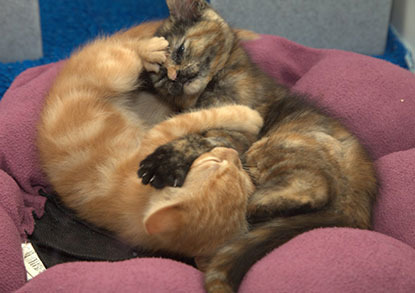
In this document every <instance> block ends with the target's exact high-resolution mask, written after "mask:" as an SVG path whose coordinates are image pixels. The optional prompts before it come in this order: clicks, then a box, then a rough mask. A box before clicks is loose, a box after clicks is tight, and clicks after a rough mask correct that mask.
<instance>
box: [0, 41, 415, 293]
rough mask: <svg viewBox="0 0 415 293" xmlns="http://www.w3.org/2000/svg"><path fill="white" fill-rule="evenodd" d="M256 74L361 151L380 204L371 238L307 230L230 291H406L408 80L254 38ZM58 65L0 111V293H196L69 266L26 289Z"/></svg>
mask: <svg viewBox="0 0 415 293" xmlns="http://www.w3.org/2000/svg"><path fill="white" fill-rule="evenodd" d="M245 46H246V48H247V50H248V51H249V53H250V54H251V55H252V57H253V59H254V61H255V62H257V63H258V64H259V65H260V66H261V67H262V68H263V69H264V70H266V71H267V72H268V73H269V74H271V75H272V76H274V77H275V78H276V79H278V80H280V81H281V82H282V83H284V84H286V85H288V86H290V87H292V88H293V90H295V91H299V92H304V93H307V94H309V95H310V99H313V100H315V101H316V102H317V103H318V104H319V105H321V107H324V108H326V109H327V111H328V112H329V113H332V114H333V115H334V116H336V117H338V118H339V119H340V120H342V121H343V122H344V124H345V125H346V126H348V127H349V128H350V129H351V130H352V131H353V132H354V133H355V134H356V135H357V136H358V137H360V139H361V141H362V142H363V143H364V144H365V145H366V146H367V148H368V150H369V151H370V154H371V155H372V157H373V158H374V159H375V161H376V166H377V171H378V176H379V182H380V193H379V198H378V201H377V204H376V207H375V213H374V231H360V230H353V229H340V228H337V229H336V228H332V229H318V230H314V231H311V232H308V233H305V234H303V235H300V236H298V237H296V238H295V239H293V240H292V241H290V242H288V243H287V244H285V245H283V246H281V247H280V248H277V249H275V250H274V251H273V252H272V253H270V254H269V255H268V256H266V257H265V258H263V259H262V260H261V261H259V262H258V263H257V264H256V265H255V266H253V267H252V269H251V270H250V271H249V273H248V274H247V276H246V278H245V279H244V281H243V283H242V286H241V289H240V292H415V212H414V209H415V180H414V178H415V76H414V75H413V74H411V73H410V72H408V71H405V70H403V69H401V68H398V67H396V66H394V65H392V64H389V63H386V62H384V61H381V60H377V59H373V58H370V57H366V56H362V55H357V54H353V53H348V52H343V51H336V50H316V49H311V48H306V47H303V46H300V45H298V44H295V43H293V42H290V41H288V40H286V39H283V38H280V37H275V36H268V35H263V36H261V38H259V39H257V40H253V41H249V42H246V43H245ZM61 66H62V63H56V64H50V65H46V66H41V67H37V68H32V69H29V70H27V71H26V72H24V73H22V74H21V75H20V76H19V77H18V78H16V80H15V81H14V83H13V84H12V86H11V87H10V89H9V90H8V92H7V93H6V94H5V96H4V98H3V99H2V101H1V102H0V138H1V140H0V167H1V171H0V234H1V238H0V259H1V261H0V271H1V272H2V273H1V274H0V291H12V290H17V291H18V292H43V291H56V290H61V291H84V292H89V291H100V292H114V291H122V292H169V293H170V292H203V287H202V274H201V273H200V272H199V271H197V270H196V269H194V268H193V267H190V266H188V265H185V264H183V263H179V262H176V261H173V260H169V259H156V258H152V259H151V258H141V259H133V260H128V261H122V262H113V263H109V262H74V263H67V264H61V265H56V266H54V267H52V268H50V269H48V270H47V271H46V272H44V273H42V274H40V275H39V276H37V277H35V278H34V279H32V280H31V281H29V282H26V281H25V276H26V273H25V269H24V266H23V261H22V252H21V247H20V243H21V241H22V238H24V235H25V233H29V234H30V233H32V231H33V229H34V221H33V217H32V212H33V211H34V212H35V213H36V214H37V215H39V216H40V215H42V212H43V205H44V198H42V197H40V196H38V195H37V194H38V190H39V189H40V188H44V187H46V186H47V183H46V181H45V179H44V178H43V177H42V175H41V172H40V170H39V166H38V164H37V160H36V149H35V147H34V139H35V123H36V120H37V118H38V114H39V111H40V109H41V104H42V100H43V98H44V97H45V94H46V92H47V90H48V88H49V87H50V85H51V83H52V81H53V79H54V77H55V76H56V74H57V72H58V71H59V69H60V67H61Z"/></svg>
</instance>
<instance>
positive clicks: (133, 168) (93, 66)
mask: <svg viewBox="0 0 415 293" xmlns="http://www.w3.org/2000/svg"><path fill="white" fill-rule="evenodd" d="M158 24H159V23H152V24H143V25H141V26H139V27H136V28H133V29H131V30H129V31H126V32H123V33H118V34H115V35H114V36H111V37H104V38H99V39H97V40H95V41H93V42H91V43H90V44H88V45H86V46H85V47H83V48H82V49H80V50H78V51H77V52H75V53H74V54H73V55H72V56H71V57H70V58H69V60H67V62H66V64H65V65H64V67H63V69H62V70H61V72H60V73H59V75H58V77H57V79H56V80H55V82H54V84H53V86H52V88H51V89H50V91H49V94H48V96H47V98H46V100H45V104H44V108H43V111H42V113H41V117H40V121H39V124H38V135H37V147H38V149H39V155H40V162H41V166H42V168H43V171H44V172H45V174H46V175H47V178H48V179H49V181H50V183H51V185H52V187H53V189H54V190H55V191H56V192H57V194H58V195H59V197H60V199H61V200H62V202H63V203H64V204H65V205H66V206H68V207H69V208H71V209H73V210H74V211H75V212H76V213H77V214H78V216H79V217H81V218H82V219H84V220H86V221H88V222H90V223H92V224H95V225H96V226H98V227H101V228H105V229H107V230H109V231H112V232H113V233H115V234H116V235H118V236H119V237H120V238H121V239H122V240H124V241H125V242H127V243H128V244H130V245H132V246H141V247H143V248H146V249H149V250H165V251H168V252H173V253H178V254H181V255H184V256H189V257H195V256H202V257H203V256H206V255H210V254H212V252H213V251H215V250H216V249H217V247H218V246H219V245H221V244H222V243H224V242H225V241H226V240H227V239H229V238H231V237H233V236H234V235H236V234H238V233H240V231H245V230H246V229H247V222H246V219H245V214H246V206H247V199H248V196H249V195H250V194H251V193H252V192H253V190H254V186H253V183H252V182H251V180H250V178H249V176H248V175H247V173H246V172H245V171H244V170H243V169H242V166H241V163H240V160H239V157H238V154H237V152H235V151H234V150H232V149H229V148H214V149H212V150H211V151H210V152H208V153H206V154H204V155H202V156H201V157H200V158H198V159H197V160H196V161H195V162H194V163H193V165H192V167H191V170H190V173H189V175H188V180H187V181H186V183H185V184H184V185H183V186H182V188H180V189H179V188H173V187H168V188H165V189H163V190H157V189H154V188H153V187H150V186H148V185H144V184H142V183H141V182H140V181H139V179H138V177H137V170H138V166H139V163H140V162H141V161H142V159H143V158H145V157H146V156H147V155H148V154H150V153H152V152H153V151H154V150H155V149H156V147H158V146H159V145H162V144H165V143H168V142H170V141H172V140H174V139H176V138H179V137H181V136H183V135H187V134H192V133H199V132H203V131H209V130H210V129H217V128H224V129H229V130H235V131H241V132H243V133H245V136H244V137H245V139H248V138H249V137H251V138H255V137H256V135H257V134H258V132H259V130H260V128H261V126H262V123H263V120H262V118H261V117H260V115H259V114H258V113H257V112H256V111H254V110H252V109H250V108H248V107H246V106H240V105H229V106H225V107H216V108H209V109H206V110H201V111H198V112H190V113H184V114H180V115H178V116H174V117H172V118H169V119H167V118H168V117H169V116H171V115H172V113H173V111H172V109H171V107H170V106H169V105H168V104H166V103H163V102H160V101H159V100H158V99H157V98H156V97H155V96H154V95H153V94H151V93H150V92H146V91H145V89H144V85H143V80H142V79H141V78H140V75H141V74H142V73H143V72H144V71H146V70H147V71H152V72H157V71H158V70H159V64H160V63H163V62H165V60H166V52H167V48H168V42H167V41H166V40H165V39H164V38H160V37H154V38H151V37H150V36H151V35H152V34H154V31H155V29H156V28H157V26H158ZM166 119H167V120H166ZM230 210H231V211H232V217H228V216H229V211H230Z"/></svg>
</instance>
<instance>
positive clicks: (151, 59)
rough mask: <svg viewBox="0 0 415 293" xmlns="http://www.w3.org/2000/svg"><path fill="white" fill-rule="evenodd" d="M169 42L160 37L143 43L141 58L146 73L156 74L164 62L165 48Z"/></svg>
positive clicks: (165, 56) (165, 57)
mask: <svg viewBox="0 0 415 293" xmlns="http://www.w3.org/2000/svg"><path fill="white" fill-rule="evenodd" d="M168 47H169V42H167V40H166V39H165V38H162V37H154V38H151V39H149V40H146V41H145V43H143V50H142V51H141V57H142V58H143V66H144V68H145V69H146V70H147V71H151V72H158V71H159V70H160V64H163V63H164V62H166V59H167V48H168Z"/></svg>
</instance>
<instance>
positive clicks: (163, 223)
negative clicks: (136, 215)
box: [144, 204, 183, 235]
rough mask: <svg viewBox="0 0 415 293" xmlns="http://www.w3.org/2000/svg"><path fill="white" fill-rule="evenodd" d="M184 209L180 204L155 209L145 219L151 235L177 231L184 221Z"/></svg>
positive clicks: (147, 229)
mask: <svg viewBox="0 0 415 293" xmlns="http://www.w3.org/2000/svg"><path fill="white" fill-rule="evenodd" d="M182 214H183V211H182V209H181V207H180V206H179V205H178V204H174V205H170V206H166V207H162V208H160V209H158V210H155V211H154V212H152V213H151V214H150V215H148V216H147V217H146V218H145V219H144V227H145V228H146V232H147V234H149V235H156V234H161V233H168V232H175V231H177V230H178V229H179V228H180V227H181V225H182V222H183V218H182Z"/></svg>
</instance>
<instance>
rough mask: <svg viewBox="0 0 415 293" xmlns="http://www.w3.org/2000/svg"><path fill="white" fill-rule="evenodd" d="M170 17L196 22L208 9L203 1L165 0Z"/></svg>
mask: <svg viewBox="0 0 415 293" xmlns="http://www.w3.org/2000/svg"><path fill="white" fill-rule="evenodd" d="M166 3H167V6H168V7H169V11H170V16H171V17H173V18H175V19H178V20H196V19H197V18H199V17H200V16H201V15H202V13H203V10H205V9H206V8H208V7H209V5H208V4H207V3H206V1H205V0H166Z"/></svg>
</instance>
